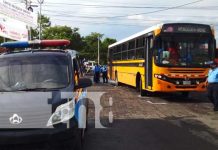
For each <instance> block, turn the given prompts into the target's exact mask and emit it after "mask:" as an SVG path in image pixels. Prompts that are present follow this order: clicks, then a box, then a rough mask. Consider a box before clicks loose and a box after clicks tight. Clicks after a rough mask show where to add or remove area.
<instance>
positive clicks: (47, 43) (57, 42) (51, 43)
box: [1, 40, 70, 48]
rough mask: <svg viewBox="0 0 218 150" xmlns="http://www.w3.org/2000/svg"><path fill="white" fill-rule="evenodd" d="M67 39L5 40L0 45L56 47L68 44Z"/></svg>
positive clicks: (6, 46)
mask: <svg viewBox="0 0 218 150" xmlns="http://www.w3.org/2000/svg"><path fill="white" fill-rule="evenodd" d="M69 44H70V41H69V40H36V41H23V42H18V41H16V42H5V43H2V44H1V47H5V48H29V47H34V46H35V47H37V46H38V47H40V46H41V47H57V46H68V45H69Z"/></svg>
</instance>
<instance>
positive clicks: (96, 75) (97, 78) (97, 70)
mask: <svg viewBox="0 0 218 150" xmlns="http://www.w3.org/2000/svg"><path fill="white" fill-rule="evenodd" d="M100 71H101V70H100V66H99V65H98V64H97V65H95V69H94V80H95V83H98V82H99V81H100Z"/></svg>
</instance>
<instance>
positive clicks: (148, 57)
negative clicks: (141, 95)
mask: <svg viewBox="0 0 218 150" xmlns="http://www.w3.org/2000/svg"><path fill="white" fill-rule="evenodd" d="M145 42H146V48H145V88H146V89H152V47H153V36H148V37H147V38H146V41H145Z"/></svg>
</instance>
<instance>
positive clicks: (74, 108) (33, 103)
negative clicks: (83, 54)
mask: <svg viewBox="0 0 218 150" xmlns="http://www.w3.org/2000/svg"><path fill="white" fill-rule="evenodd" d="M68 44H69V41H67V40H46V41H37V42H9V43H2V44H1V46H2V47H5V48H7V49H8V51H7V52H5V53H2V54H1V55H0V144H1V145H5V144H9V145H10V144H24V143H28V144H29V143H41V142H48V143H50V145H51V146H54V147H55V146H56V145H59V144H62V143H66V141H67V140H71V141H70V142H68V143H67V144H68V145H67V146H69V147H73V148H75V149H80V148H81V141H82V139H83V138H84V131H85V128H86V124H87V117H86V116H87V112H88V111H87V109H88V106H87V105H88V102H87V99H86V87H88V86H91V85H92V82H91V80H90V79H87V78H81V77H80V75H79V73H77V72H78V71H79V70H78V68H79V66H78V64H75V62H76V57H72V54H71V53H69V51H65V50H63V49H54V50H53V49H42V47H44V46H45V47H49V46H52V47H53V46H65V45H68ZM32 46H33V47H34V48H35V47H40V48H39V49H28V50H25V48H26V47H32ZM11 48H12V49H14V48H15V49H16V48H19V49H21V50H19V51H18V50H15V51H11V50H10V49H11ZM81 106H85V107H83V109H79V108H80V107H81ZM84 108H85V109H84Z"/></svg>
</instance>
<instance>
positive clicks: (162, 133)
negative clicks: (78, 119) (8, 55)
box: [84, 84, 218, 150]
mask: <svg viewBox="0 0 218 150" xmlns="http://www.w3.org/2000/svg"><path fill="white" fill-rule="evenodd" d="M89 91H90V92H99V91H102V92H105V94H104V95H103V96H102V97H101V105H102V107H103V109H102V111H101V123H102V124H103V125H104V126H106V127H107V128H105V129H96V128H95V125H94V104H93V103H92V102H91V103H90V115H89V118H90V119H89V129H88V131H87V134H86V140H85V145H84V150H103V149H104V150H195V149H197V150H217V149H218V113H214V112H213V111H212V105H211V103H210V102H209V101H208V99H207V98H206V95H205V93H192V94H191V96H190V98H188V99H184V98H183V97H181V96H180V95H179V94H155V96H153V97H140V96H139V93H137V92H136V91H135V89H134V88H131V87H128V86H119V87H116V86H113V85H108V84H95V85H94V86H93V87H91V88H89ZM110 97H112V98H113V106H112V107H111V108H110V105H109V98H110ZM110 111H112V112H113V114H114V121H113V123H112V124H111V123H109V121H108V120H109V119H108V118H109V115H108V114H109V112H110Z"/></svg>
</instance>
